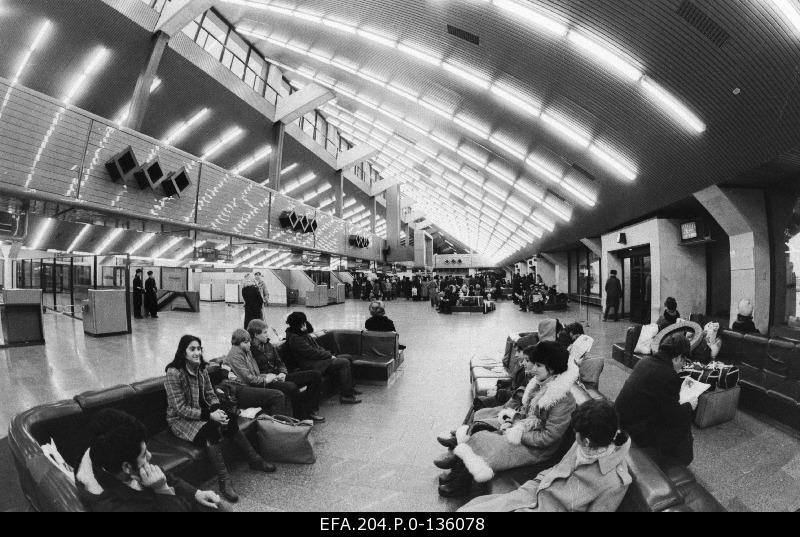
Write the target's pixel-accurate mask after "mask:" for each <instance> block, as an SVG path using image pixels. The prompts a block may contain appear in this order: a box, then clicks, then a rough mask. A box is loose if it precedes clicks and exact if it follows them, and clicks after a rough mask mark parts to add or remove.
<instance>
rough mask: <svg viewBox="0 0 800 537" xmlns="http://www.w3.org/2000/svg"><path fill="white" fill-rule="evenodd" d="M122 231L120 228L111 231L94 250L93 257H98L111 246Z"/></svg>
mask: <svg viewBox="0 0 800 537" xmlns="http://www.w3.org/2000/svg"><path fill="white" fill-rule="evenodd" d="M123 231H124V230H123V229H122V228H121V227H118V228H114V229H112V230H111V231H110V232H109V233H108V234H107V235H106V238H105V239H104V240H103V242H102V243H100V246H99V247H98V248H97V250H95V252H94V255H99V254H101V253H103V252H104V251H105V249H106V248H108V247H109V246H111V244H112V243H113V242H114V241H115V240H116V239H117V237H119V236H120V234H121V233H122V232H123Z"/></svg>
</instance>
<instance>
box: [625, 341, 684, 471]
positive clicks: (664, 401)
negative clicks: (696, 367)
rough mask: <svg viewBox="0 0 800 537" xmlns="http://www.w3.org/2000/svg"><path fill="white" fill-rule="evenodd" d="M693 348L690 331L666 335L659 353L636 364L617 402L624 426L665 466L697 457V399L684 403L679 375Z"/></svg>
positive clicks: (635, 439) (682, 463) (681, 381)
mask: <svg viewBox="0 0 800 537" xmlns="http://www.w3.org/2000/svg"><path fill="white" fill-rule="evenodd" d="M689 352H690V345H689V340H688V339H687V338H686V335H684V334H682V333H676V334H670V335H668V336H666V337H665V338H664V339H663V340H662V342H661V344H660V345H659V347H658V352H657V353H656V354H655V355H653V356H647V357H645V358H643V359H642V360H640V361H639V363H637V364H636V366H635V367H634V368H633V371H632V372H631V374H630V376H629V377H628V380H626V381H625V384H624V385H623V386H622V391H620V393H619V395H618V396H617V400H616V402H615V405H616V409H617V412H618V413H619V417H620V422H621V423H622V427H623V428H624V429H625V430H626V431H627V432H628V434H630V435H631V438H632V439H633V441H634V442H635V443H636V445H637V446H639V447H641V448H643V449H645V450H646V451H648V454H650V456H651V458H652V459H653V460H654V461H656V463H658V464H659V465H661V466H662V467H665V468H666V467H668V466H671V465H674V464H676V463H677V464H681V465H688V464H689V463H691V462H692V459H693V458H694V454H693V448H692V442H693V439H692V431H691V428H690V426H691V421H692V409H693V408H695V407H696V406H697V400H694V401H693V402H691V403H686V404H683V405H681V404H680V391H681V384H682V383H683V379H682V378H681V377H680V376H678V372H679V371H680V370H681V369H683V366H684V364H685V361H686V358H687V357H688V356H689Z"/></svg>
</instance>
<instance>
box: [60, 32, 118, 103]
mask: <svg viewBox="0 0 800 537" xmlns="http://www.w3.org/2000/svg"><path fill="white" fill-rule="evenodd" d="M107 57H108V49H106V48H105V47H102V46H101V47H97V48H95V49H94V51H93V52H92V54H91V56H90V57H89V60H88V62H87V63H86V65H85V66H84V68H83V71H81V74H80V75H78V77H77V78H76V79H75V81H74V82H73V83H72V86H70V89H69V91H68V92H67V93H66V95H64V97H63V98H62V99H61V100H62V101H64V103H66V104H71V103H72V99H74V98H75V96H76V95H77V94H78V92H79V91H81V89H83V87H84V86H85V85H86V83H87V82H88V81H89V79H90V78H91V76H92V75H93V74H94V73H95V72H96V71H97V69H98V68H99V67H100V64H102V63H103V62H104V61H105V59H106V58H107Z"/></svg>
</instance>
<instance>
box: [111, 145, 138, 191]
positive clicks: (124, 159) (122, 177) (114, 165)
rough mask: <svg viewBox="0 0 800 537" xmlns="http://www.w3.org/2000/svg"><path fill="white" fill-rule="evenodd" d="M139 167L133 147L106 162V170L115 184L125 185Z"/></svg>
mask: <svg viewBox="0 0 800 537" xmlns="http://www.w3.org/2000/svg"><path fill="white" fill-rule="evenodd" d="M138 167H139V162H138V161H137V160H136V155H135V154H134V153H133V148H131V146H128V147H126V148H125V149H123V150H122V151H120V152H119V153H117V154H116V155H114V156H113V157H111V158H110V159H109V160H108V161H107V162H106V170H108V175H110V176H111V180H112V181H114V182H115V183H125V182H127V181H128V178H129V175H130V174H131V173H132V172H133V171H134V170H135V169H136V168H138Z"/></svg>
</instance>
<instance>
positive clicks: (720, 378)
mask: <svg viewBox="0 0 800 537" xmlns="http://www.w3.org/2000/svg"><path fill="white" fill-rule="evenodd" d="M680 376H681V377H687V376H688V377H691V378H693V379H694V380H697V381H699V382H703V383H705V384H710V385H711V388H709V390H710V391H714V390H717V389H719V390H729V389H731V388H735V387H736V386H737V385H738V384H739V368H738V367H736V366H735V365H730V364H725V363H722V362H711V363H709V364H706V365H703V364H701V363H699V362H693V363H691V364H688V365H686V366H685V367H684V368H683V370H682V371H681V372H680Z"/></svg>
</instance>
